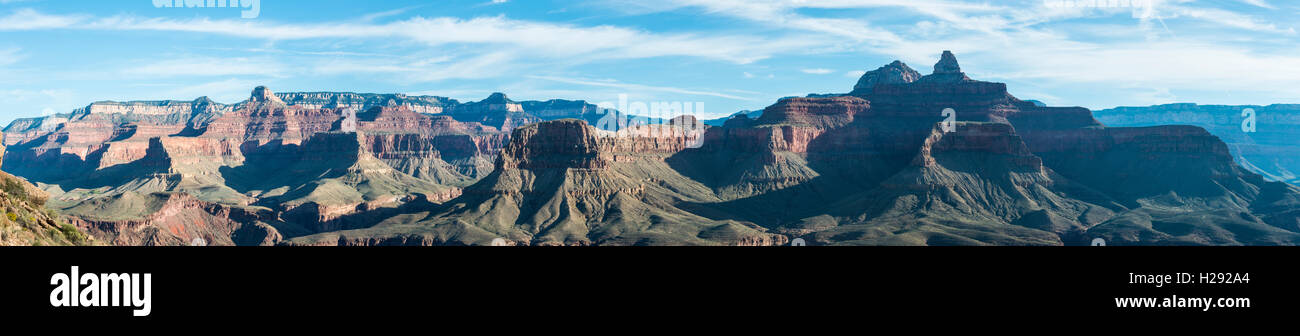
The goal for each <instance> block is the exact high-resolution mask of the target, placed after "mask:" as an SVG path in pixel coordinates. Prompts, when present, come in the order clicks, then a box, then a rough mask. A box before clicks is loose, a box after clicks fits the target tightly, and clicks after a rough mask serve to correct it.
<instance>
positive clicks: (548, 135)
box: [497, 119, 612, 169]
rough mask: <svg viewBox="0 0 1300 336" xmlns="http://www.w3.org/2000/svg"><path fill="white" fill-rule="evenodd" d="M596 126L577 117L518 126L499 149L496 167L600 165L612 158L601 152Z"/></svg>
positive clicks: (546, 167) (550, 167) (596, 167)
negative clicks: (589, 124)
mask: <svg viewBox="0 0 1300 336" xmlns="http://www.w3.org/2000/svg"><path fill="white" fill-rule="evenodd" d="M596 132H598V130H596V128H594V127H591V126H588V125H587V123H586V122H584V121H581V120H577V119H562V120H555V121H548V122H542V123H536V124H530V125H527V126H523V127H519V128H516V129H515V130H514V132H513V133H512V134H511V136H510V144H508V145H506V147H505V148H504V149H502V150H501V158H500V159H498V160H497V169H514V168H519V169H566V168H580V169H602V168H606V167H608V166H609V165H610V164H611V162H612V158H611V157H610V156H609V153H602V151H601V148H600V147H601V144H600V142H601V141H600V140H601V139H599V138H598V137H597V135H596Z"/></svg>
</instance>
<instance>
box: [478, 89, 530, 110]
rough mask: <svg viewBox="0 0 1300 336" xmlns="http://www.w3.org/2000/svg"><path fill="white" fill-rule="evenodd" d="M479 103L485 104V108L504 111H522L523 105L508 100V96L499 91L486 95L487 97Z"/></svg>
mask: <svg viewBox="0 0 1300 336" xmlns="http://www.w3.org/2000/svg"><path fill="white" fill-rule="evenodd" d="M479 104H485V105H486V107H487V109H489V110H492V111H506V112H523V111H524V107H523V105H520V104H519V103H516V102H515V101H513V100H510V98H509V97H506V94H504V93H500V92H494V93H492V95H490V96H488V97H487V99H484V100H483V101H480V102H479Z"/></svg>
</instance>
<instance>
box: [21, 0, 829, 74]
mask: <svg viewBox="0 0 1300 336" xmlns="http://www.w3.org/2000/svg"><path fill="white" fill-rule="evenodd" d="M34 29H90V30H123V31H170V32H182V33H199V34H215V35H225V36H235V37H241V38H251V39H261V40H268V41H281V40H302V39H325V38H333V39H337V38H376V39H378V38H403V39H407V40H410V41H414V42H418V43H421V44H424V45H425V46H428V47H442V46H446V45H449V44H492V45H502V46H508V47H515V48H518V49H520V51H521V52H524V51H526V52H528V53H529V54H532V55H536V56H542V57H551V58H572V57H582V58H586V59H593V60H594V59H636V58H651V57H666V56H689V57H702V58H708V59H715V60H721V61H727V62H733V63H741V64H744V63H751V62H754V61H758V60H761V59H765V58H768V57H770V56H771V55H772V54H774V53H780V52H788V51H792V50H801V49H805V48H808V47H810V46H814V45H817V44H819V42H817V41H812V40H809V39H807V38H775V39H774V38H771V37H761V36H752V35H719V36H699V35H695V34H683V33H676V34H661V33H652V32H646V31H642V30H635V29H630V28H622V27H614V26H593V27H583V26H575V25H568V24H556V23H542V22H534V21H521V20H512V19H508V18H505V17H500V16H498V17H479V18H474V19H459V18H450V17H439V18H424V17H414V18H410V19H406V20H401V21H395V22H390V23H384V24H371V23H355V22H351V23H347V22H345V23H321V24H276V23H265V22H263V21H246V20H211V19H206V18H199V19H186V20H173V19H163V18H138V17H133V16H112V17H106V18H91V17H86V16H75V15H74V16H60V15H46V14H43V13H39V12H35V11H33V10H29V9H24V10H20V11H18V12H17V13H15V14H13V15H10V16H9V17H6V18H3V19H0V31H5V30H10V31H12V30H34Z"/></svg>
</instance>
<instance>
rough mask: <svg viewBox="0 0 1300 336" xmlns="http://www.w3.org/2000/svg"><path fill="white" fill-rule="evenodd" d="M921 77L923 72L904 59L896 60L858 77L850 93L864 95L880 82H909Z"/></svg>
mask: <svg viewBox="0 0 1300 336" xmlns="http://www.w3.org/2000/svg"><path fill="white" fill-rule="evenodd" d="M918 79H921V73H920V72H917V71H916V70H913V69H912V68H911V67H909V66H907V64H906V63H903V62H902V61H898V60H895V61H894V62H892V63H889V64H886V65H885V66H882V67H880V68H877V69H876V70H872V71H867V73H865V74H862V77H861V78H858V84H857V85H854V86H853V92H852V93H850V95H863V94H867V93H870V92H871V90H872V88H875V87H876V85H880V84H907V83H911V82H915V81H917V80H918Z"/></svg>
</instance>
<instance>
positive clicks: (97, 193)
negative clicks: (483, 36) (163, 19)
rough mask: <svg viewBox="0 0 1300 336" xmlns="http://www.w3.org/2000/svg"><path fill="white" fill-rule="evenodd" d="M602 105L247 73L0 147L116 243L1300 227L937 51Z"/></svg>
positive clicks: (1152, 132) (1215, 156)
mask: <svg viewBox="0 0 1300 336" xmlns="http://www.w3.org/2000/svg"><path fill="white" fill-rule="evenodd" d="M1261 110H1265V111H1269V110H1268V109H1261ZM944 111H951V112H952V113H953V114H952V115H953V117H952V119H951V120H948V119H947V116H945V115H944ZM605 112H608V111H603V110H601V109H599V108H597V107H596V106H595V105H593V104H589V103H587V102H584V101H567V100H550V101H523V102H516V101H513V100H511V99H509V98H508V97H507V96H506V95H504V94H500V93H497V94H493V95H491V96H489V97H488V98H486V99H484V100H482V101H478V102H466V103H462V102H459V101H456V100H453V99H449V98H443V97H433V96H406V95H401V94H358V93H332V92H310V93H273V92H271V90H269V89H267V88H265V87H258V88H255V89H254V90H253V92H252V94H251V95H250V98H249V99H248V100H246V101H243V102H239V103H236V104H230V105H225V104H220V103H216V102H213V101H211V100H209V99H207V98H203V97H201V98H198V99H196V100H193V101H154V102H97V103H93V104H91V105H89V106H87V107H86V108H82V109H78V110H76V111H73V112H72V113H68V114H60V115H55V116H50V117H43V118H30V119H19V120H15V121H14V122H12V123H11V124H10V125H9V126H8V127H6V128H5V129H4V144H5V145H6V146H8V149H9V153H7V154H6V155H4V158H3V165H2V166H0V168H2V169H3V170H4V171H6V172H10V173H12V174H14V175H17V176H19V177H22V178H24V179H26V180H28V181H31V182H32V183H34V187H33V189H36V188H39V189H40V191H41V192H43V193H48V195H49V197H48V201H47V202H45V206H48V207H49V208H52V209H54V210H57V211H58V212H59V213H61V214H62V215H61V216H62V217H63V218H66V220H67V222H69V223H72V225H75V226H76V228H78V229H80V230H82V231H84V232H86V233H89V235H90V236H93V239H95V240H97V241H103V242H108V243H111V244H117V245H185V244H191V243H192V242H194V241H195V240H196V239H199V241H202V242H204V243H205V244H210V245H295V246H303V245H309V246H317V245H360V246H368V245H493V244H500V243H504V244H507V245H530V246H585V245H729V246H760V245H785V244H789V243H790V242H791V241H793V240H794V239H796V238H797V239H802V240H804V241H806V242H808V243H809V244H811V245H1086V244H1087V243H1088V242H1090V241H1091V240H1092V239H1095V238H1102V239H1105V240H1106V241H1107V242H1108V243H1109V244H1111V245H1295V244H1298V243H1300V188H1296V187H1295V186H1293V185H1290V184H1287V183H1285V182H1279V180H1282V181H1285V180H1286V179H1284V178H1282V179H1279V178H1272V176H1264V175H1261V174H1258V173H1256V171H1257V170H1252V169H1248V168H1246V167H1243V166H1242V165H1240V164H1238V161H1237V160H1235V159H1236V158H1237V157H1240V156H1242V155H1243V154H1240V153H1242V152H1243V150H1242V149H1241V148H1242V147H1240V146H1238V145H1235V144H1239V143H1240V142H1239V141H1237V142H1234V141H1230V142H1228V143H1225V142H1224V141H1222V140H1220V137H1218V136H1215V134H1216V133H1212V132H1211V131H1213V129H1212V130H1211V131H1207V130H1206V129H1205V128H1202V127H1196V126H1187V125H1145V124H1144V125H1135V126H1140V127H1113V125H1111V123H1112V121H1117V120H1125V119H1123V118H1132V119H1140V120H1143V121H1150V120H1155V121H1157V122H1156V123H1158V121H1159V119H1158V118H1154V117H1144V116H1142V115H1141V114H1140V113H1127V112H1113V113H1112V112H1107V113H1098V115H1099V116H1103V118H1101V120H1099V119H1098V118H1095V117H1094V113H1093V112H1092V111H1090V110H1088V109H1085V108H1080V107H1047V106H1041V105H1040V104H1035V103H1034V102H1032V101H1025V100H1020V99H1018V98H1016V97H1015V96H1013V95H1011V94H1010V93H1009V92H1008V91H1007V87H1006V85H1005V84H1002V83H993V82H984V81H978V80H974V79H971V78H970V77H969V76H967V75H966V73H965V72H963V70H962V69H961V65H960V64H959V63H958V60H957V58H956V56H955V55H953V54H952V53H950V52H944V53H943V54H942V56H941V58H940V61H939V62H938V63H937V64H935V66H934V69H933V71H932V73H931V74H929V75H922V74H921V73H920V72H918V71H916V70H914V69H912V68H910V67H908V66H907V65H906V64H904V63H902V62H898V61H895V62H893V63H890V64H888V65H885V66H883V67H881V68H878V69H876V70H874V71H868V72H867V73H866V74H864V75H863V76H862V77H861V78H860V79H859V80H858V82H857V83H856V85H854V86H853V87H852V90H851V91H850V92H849V93H845V94H814V95H809V96H807V97H790V98H783V99H781V100H779V101H777V102H776V103H775V104H773V105H771V106H769V107H767V108H766V109H764V110H763V111H761V112H760V111H755V112H753V113H737V114H735V115H733V116H732V117H729V118H727V119H725V120H710V121H704V122H703V124H701V122H699V121H696V120H695V119H694V117H692V116H682V117H679V118H674V119H672V120H669V121H668V122H667V123H665V124H663V125H640V126H637V127H633V128H628V129H598V128H596V127H593V126H592V125H599V124H601V123H600V121H601V119H602V118H605V117H607V116H608V114H606V113H605ZM1103 121H1107V122H1103ZM697 124H698V125H700V126H699V127H702V128H699V129H692V130H697V131H699V132H681V130H682V127H684V126H687V125H697ZM1263 124H1264V123H1263V122H1261V125H1263ZM704 125H708V126H704ZM1261 127H1262V126H1261ZM1230 140H1231V139H1230ZM1247 153H1250V152H1247ZM1257 161H1258V160H1254V159H1252V160H1251V161H1250V162H1257ZM1278 162H1281V161H1278ZM1281 164H1282V163H1279V165H1281ZM1275 175H1277V176H1283V175H1285V174H1284V173H1282V172H1280V171H1279V173H1277V174H1275ZM1266 177H1267V178H1266Z"/></svg>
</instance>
